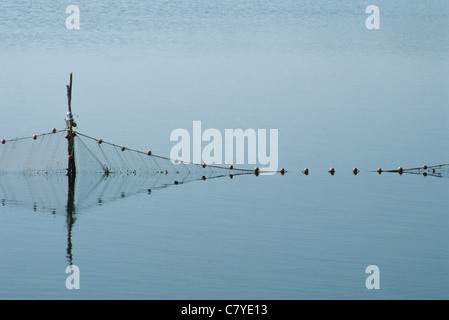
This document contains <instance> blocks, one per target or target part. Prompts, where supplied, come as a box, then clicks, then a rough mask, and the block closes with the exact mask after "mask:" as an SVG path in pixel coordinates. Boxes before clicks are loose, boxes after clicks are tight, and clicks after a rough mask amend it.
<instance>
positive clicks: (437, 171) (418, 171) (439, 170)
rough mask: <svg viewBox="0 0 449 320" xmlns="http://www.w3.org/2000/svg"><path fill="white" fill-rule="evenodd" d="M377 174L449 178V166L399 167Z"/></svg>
mask: <svg viewBox="0 0 449 320" xmlns="http://www.w3.org/2000/svg"><path fill="white" fill-rule="evenodd" d="M377 172H378V173H379V174H380V173H383V172H387V173H398V174H399V175H402V174H414V175H421V176H423V177H435V178H449V164H438V165H431V166H427V165H423V166H421V167H416V168H405V169H404V168H402V167H399V168H398V169H396V170H385V171H379V169H378V171H377Z"/></svg>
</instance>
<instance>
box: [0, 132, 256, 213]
mask: <svg viewBox="0 0 449 320" xmlns="http://www.w3.org/2000/svg"><path fill="white" fill-rule="evenodd" d="M67 135H68V131H67V130H65V129H64V130H56V129H52V130H51V131H50V132H47V133H43V134H39V135H33V136H28V137H22V138H15V139H9V140H5V139H3V140H1V141H0V205H1V206H7V205H14V206H18V205H20V204H22V205H24V206H27V207H32V208H33V210H34V211H49V212H53V213H59V212H62V213H63V212H65V211H66V210H67V206H68V192H69V189H70V187H69V186H68V177H67V175H68V169H67V168H68V142H67V139H68V136H67ZM74 141H75V158H76V161H75V162H76V169H77V170H76V172H77V173H76V179H75V182H74V186H73V188H74V189H76V192H74V194H73V197H74V199H72V200H73V204H72V205H71V206H74V207H76V208H78V209H80V208H88V207H93V206H98V205H102V204H105V203H108V202H111V201H114V200H117V199H122V198H127V197H130V196H133V195H136V194H142V193H151V191H153V190H157V189H164V188H167V187H169V186H173V185H178V184H185V183H189V182H193V181H201V180H210V179H215V178H221V177H231V178H232V177H234V176H238V175H247V174H254V170H246V169H237V168H236V169H234V168H232V169H231V168H229V167H221V166H215V165H203V164H192V163H186V162H180V161H176V159H175V160H173V159H170V158H168V157H163V156H159V155H156V154H153V153H151V152H149V151H146V152H143V151H139V150H134V149H131V148H127V147H123V146H119V145H117V144H113V143H110V142H107V141H104V140H102V139H96V138H93V137H90V136H88V135H85V134H83V133H80V132H74Z"/></svg>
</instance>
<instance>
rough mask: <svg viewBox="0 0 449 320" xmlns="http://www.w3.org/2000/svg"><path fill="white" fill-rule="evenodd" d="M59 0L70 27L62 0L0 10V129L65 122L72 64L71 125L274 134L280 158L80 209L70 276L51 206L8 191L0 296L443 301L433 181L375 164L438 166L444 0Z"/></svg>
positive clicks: (164, 142)
mask: <svg viewBox="0 0 449 320" xmlns="http://www.w3.org/2000/svg"><path fill="white" fill-rule="evenodd" d="M74 4H76V5H78V6H79V8H80V23H81V24H80V26H81V29H80V30H68V29H66V27H65V19H66V18H67V16H68V14H66V13H65V9H66V7H67V6H68V5H69V4H68V3H67V2H65V1H46V2H45V4H43V3H36V2H32V3H31V2H29V1H9V0H7V1H2V3H1V4H0V70H1V72H0V110H1V117H0V138H14V137H17V136H18V137H20V136H29V135H32V134H35V133H40V132H47V131H49V130H50V129H51V128H53V127H57V128H64V124H65V123H64V119H65V110H66V105H67V97H66V91H65V90H66V88H65V85H66V84H67V83H68V75H69V73H70V72H73V73H74V87H73V102H72V104H73V108H74V114H75V120H76V121H77V123H78V125H79V130H80V131H81V132H84V133H87V134H90V135H92V136H94V137H102V138H104V139H107V140H108V141H112V142H115V143H117V144H119V145H126V146H127V147H130V148H136V149H139V150H147V149H148V148H151V149H152V150H153V151H154V152H156V153H158V154H162V155H167V156H168V155H169V152H170V149H171V147H172V146H173V145H174V143H173V142H171V141H170V133H171V132H172V130H174V129H176V128H185V129H187V130H189V131H192V122H193V121H196V120H200V121H202V125H203V130H205V129H207V128H216V129H218V130H220V131H222V132H224V130H225V129H228V128H230V129H234V128H243V129H247V128H253V129H278V130H279V167H284V168H286V169H287V171H288V172H287V174H286V175H285V176H281V175H279V174H278V175H274V176H259V177H254V176H253V175H249V176H241V177H235V178H234V179H232V180H231V179H228V178H221V179H214V180H210V181H209V180H207V181H197V182H192V183H189V184H184V185H179V186H170V187H168V188H164V189H160V190H154V191H153V192H152V193H151V195H148V194H146V193H145V192H143V193H141V192H135V193H136V195H134V196H132V197H121V198H120V197H119V198H118V199H116V200H113V201H112V200H111V201H104V202H103V203H102V204H101V205H99V204H98V205H93V206H85V207H80V208H79V209H78V210H76V213H75V218H76V221H75V222H74V223H73V226H72V228H71V243H72V252H71V253H72V256H73V261H72V262H73V263H74V264H76V265H77V266H78V267H79V268H80V272H81V289H80V290H67V289H66V287H65V280H66V278H67V274H65V269H66V267H67V265H68V258H67V246H68V229H67V226H68V222H67V217H66V214H65V213H64V212H59V211H58V212H57V213H56V214H53V213H52V212H51V210H50V211H46V210H36V212H35V210H34V208H33V205H32V204H31V205H29V204H27V203H26V202H25V204H21V201H20V200H21V198H23V197H25V195H29V193H30V192H32V189H25V190H23V193H24V194H21V192H20V190H17V189H18V188H17V186H19V184H18V183H17V184H16V185H14V183H12V184H13V185H6V187H5V188H7V189H8V188H11V190H15V196H14V199H5V202H4V203H5V204H4V205H3V206H0V255H1V257H2V258H1V260H0V298H2V299H17V298H19V299H21V298H23V299H35V298H44V299H59V298H63V299H98V298H99V299H117V298H118V299H447V298H449V291H448V289H447V288H448V287H449V281H448V278H447V276H446V275H447V273H448V271H449V268H448V266H447V261H448V258H449V246H448V242H447V239H448V236H449V234H448V233H449V231H448V230H449V228H448V227H449V219H448V216H447V213H448V211H449V210H448V209H449V201H448V197H447V196H448V194H447V190H448V188H447V184H448V182H449V180H448V179H447V177H446V178H436V177H431V176H427V177H423V176H422V175H410V174H403V175H402V176H400V175H398V174H396V173H384V174H382V175H378V174H377V173H375V172H373V171H375V170H376V169H377V168H379V167H381V168H383V169H396V168H397V167H398V166H400V165H401V166H403V167H404V168H411V167H420V166H421V165H423V164H427V165H436V164H446V163H448V162H449V161H448V154H447V150H448V147H449V139H448V138H449V134H448V131H447V128H448V121H449V114H448V111H447V110H448V102H449V91H448V90H447V87H448V84H449V78H448V71H449V63H448V62H449V60H448V57H447V52H448V49H449V28H448V27H449V19H448V14H449V5H448V4H447V1H432V3H425V2H422V1H394V2H391V1H377V2H376V5H377V6H379V8H380V18H381V20H380V21H381V22H380V29H379V30H367V29H366V27H365V19H366V18H367V17H368V15H367V14H366V13H365V9H366V7H367V6H368V5H370V4H372V3H369V2H363V1H361V2H360V1H332V2H326V1H290V0H285V1H275V2H273V1H264V0H261V1H255V0H251V1H244V2H242V1H237V0H235V1H225V2H218V1H212V2H211V1H195V2H190V1H146V2H143V1H126V2H123V1H108V2H104V1H77V2H76V3H74ZM331 166H332V167H335V168H336V174H335V175H334V176H330V175H329V174H328V173H327V170H329V168H330V167H331ZM304 167H308V168H309V169H310V174H309V176H304V175H302V174H301V171H302V169H303V168H304ZM353 167H358V168H359V169H360V171H361V172H360V173H359V174H358V175H357V176H354V175H353V174H352V172H351V171H352V168H353ZM0 179H2V178H1V177H0ZM8 181H10V180H8ZM9 183H10V182H8V184H9ZM42 183H43V185H45V186H48V185H49V183H47V184H46V183H45V182H42ZM56 185H58V184H56ZM2 186H3V185H2ZM63 186H64V185H63ZM44 189H45V188H42V190H44ZM48 189H50V190H51V188H48ZM56 189H57V188H56ZM79 189H80V188H79ZM79 189H78V191H79V192H80V193H83V192H81V191H85V190H79ZM128 189H129V188H128ZM128 189H127V191H129V192H130V193H133V192H132V191H136V190H132V188H131V190H128ZM30 190H31V191H30ZM64 192H65V191H64ZM37 194H38V196H39V197H41V198H42V199H40V200H42V202H43V203H45V202H51V201H52V200H54V198H55V197H56V192H55V193H52V192H45V193H44V192H37ZM25 198H26V197H25ZM58 200H59V198H58ZM64 201H66V199H65V198H64V197H63V198H62V199H61V202H62V203H64ZM369 265H377V266H379V269H380V272H381V273H380V286H381V288H380V290H367V288H366V287H365V280H366V278H367V276H368V275H367V274H366V273H365V269H366V267H367V266H369Z"/></svg>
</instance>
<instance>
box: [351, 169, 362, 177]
mask: <svg viewBox="0 0 449 320" xmlns="http://www.w3.org/2000/svg"><path fill="white" fill-rule="evenodd" d="M359 172H360V171H359V169H357V168H353V169H352V173H353V174H354V175H355V176H356V175H357V174H358V173H359Z"/></svg>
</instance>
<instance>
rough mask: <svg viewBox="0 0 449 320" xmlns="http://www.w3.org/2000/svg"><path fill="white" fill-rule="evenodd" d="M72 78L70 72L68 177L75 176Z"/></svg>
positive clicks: (67, 123)
mask: <svg viewBox="0 0 449 320" xmlns="http://www.w3.org/2000/svg"><path fill="white" fill-rule="evenodd" d="M72 80H73V74H72V73H70V84H69V85H67V100H68V112H67V118H66V130H67V141H68V168H67V175H68V176H69V177H72V178H73V177H75V175H76V164H75V139H74V138H75V135H74V132H73V127H74V126H76V125H74V122H73V115H72Z"/></svg>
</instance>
